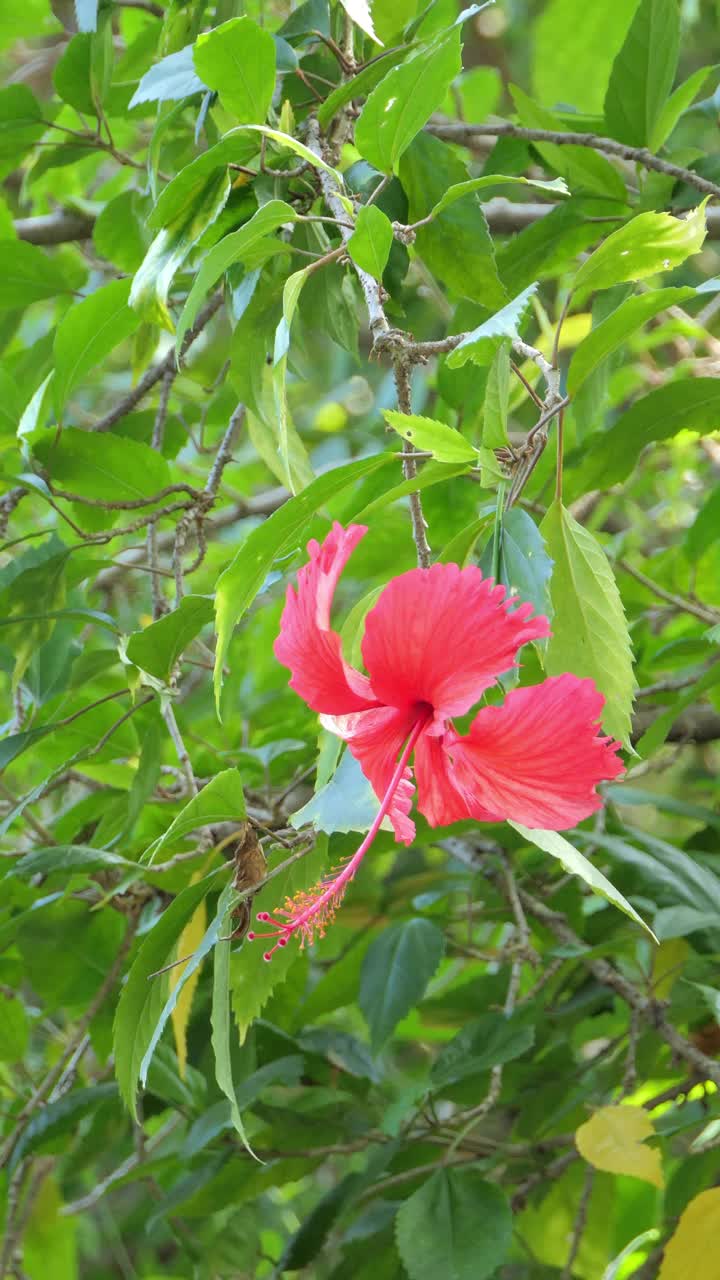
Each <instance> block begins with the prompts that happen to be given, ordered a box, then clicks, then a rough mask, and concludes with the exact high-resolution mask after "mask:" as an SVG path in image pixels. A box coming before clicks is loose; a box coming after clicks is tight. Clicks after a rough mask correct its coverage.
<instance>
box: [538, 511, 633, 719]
mask: <svg viewBox="0 0 720 1280" xmlns="http://www.w3.org/2000/svg"><path fill="white" fill-rule="evenodd" d="M540 532H541V533H542V536H543V538H544V539H545V543H546V545H547V549H548V553H549V555H550V556H551V558H552V560H553V561H554V562H555V568H554V570H553V575H552V579H551V582H550V598H551V600H552V605H553V615H554V617H553V634H552V636H551V638H550V640H549V642H548V647H547V651H546V655H545V667H546V670H547V672H548V675H551V676H555V675H561V674H562V673H563V672H565V671H570V672H572V674H573V675H576V676H581V677H586V676H589V677H590V679H592V680H594V681H595V684H596V685H597V687H598V689H599V690H600V692H601V693H602V694H603V696H604V698H605V707H604V709H603V717H602V722H603V727H604V729H605V732H606V733H608V734H610V736H611V737H614V738H619V739H620V741H621V742H623V743H625V744H627V743H628V742H629V740H630V728H631V721H630V717H631V711H632V703H633V692H634V689H635V679H634V676H633V668H632V651H631V648H630V637H629V635H628V628H627V621H626V618H625V611H624V609H623V605H622V600H621V599H620V592H619V591H618V588H617V584H616V582H615V578H614V577H613V573H612V569H611V568H610V565H609V563H608V560H607V557H606V555H605V552H604V551H603V549H602V547H601V546H600V545H599V544H598V543H597V542H596V541H595V538H594V537H593V535H592V534H591V533H589V532H588V530H587V529H585V528H584V527H583V526H582V525H581V524H578V522H577V520H574V519H573V517H572V516H571V515H570V512H569V511H567V510H566V508H565V507H563V506H562V504H561V503H558V502H554V503H553V505H552V506H551V507H550V509H549V510H548V512H547V515H546V516H545V518H544V520H543V522H542V524H541V525H540Z"/></svg>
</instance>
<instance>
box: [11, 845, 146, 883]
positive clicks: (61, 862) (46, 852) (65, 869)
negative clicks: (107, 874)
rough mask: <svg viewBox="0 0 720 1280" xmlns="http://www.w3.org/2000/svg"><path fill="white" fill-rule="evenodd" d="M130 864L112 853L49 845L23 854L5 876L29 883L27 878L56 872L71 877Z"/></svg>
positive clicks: (132, 864)
mask: <svg viewBox="0 0 720 1280" xmlns="http://www.w3.org/2000/svg"><path fill="white" fill-rule="evenodd" d="M134 865H135V864H134V863H133V862H129V861H128V859H127V858H123V857H121V855H120V854H119V853H112V851H111V850H110V849H92V848H90V847H88V846H86V845H82V844H67V845H61V844H60V845H51V846H50V847H49V848H47V849H43V848H38V849H33V850H31V852H30V853H24V854H23V855H22V857H21V858H18V859H17V862H14V863H13V864H12V868H11V870H10V871H9V872H8V874H9V875H15V876H21V877H23V878H24V879H29V878H30V877H31V876H36V875H42V876H51V875H55V874H56V873H58V872H62V873H63V875H73V874H75V873H76V872H80V873H83V872H90V871H102V870H105V869H112V868H113V867H123V868H125V869H128V868H132V867H134Z"/></svg>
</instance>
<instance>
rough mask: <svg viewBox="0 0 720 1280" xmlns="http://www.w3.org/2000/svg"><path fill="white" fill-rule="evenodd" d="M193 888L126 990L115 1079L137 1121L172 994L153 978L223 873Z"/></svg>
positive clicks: (116, 1031)
mask: <svg viewBox="0 0 720 1280" xmlns="http://www.w3.org/2000/svg"><path fill="white" fill-rule="evenodd" d="M220 871H223V872H224V873H225V874H227V870H226V868H225V867H219V868H218V869H217V870H216V871H213V872H211V873H210V875H208V876H205V877H204V878H203V879H202V880H199V881H197V882H196V883H195V884H190V885H188V886H187V888H186V889H183V891H182V893H179V894H178V895H177V897H176V898H174V899H173V901H172V902H171V903H170V906H169V907H167V909H166V910H165V911H164V912H163V914H162V915H161V917H160V919H159V920H158V921H157V922H156V924H155V925H154V926H153V928H152V929H151V930H150V932H149V934H148V935H147V936H146V937H145V938H144V940H143V942H142V945H141V947H140V950H139V951H138V953H137V955H136V957H135V960H134V961H133V963H132V965H131V967H130V972H129V973H128V976H127V981H126V983H125V986H124V987H123V989H122V992H121V995H120V1000H119V1002H118V1006H117V1012H116V1014H115V1022H114V1027H113V1038H114V1055H115V1075H116V1078H117V1082H118V1087H119V1089H120V1093H121V1095H122V1098H123V1100H124V1102H125V1105H126V1106H127V1108H128V1110H129V1112H130V1114H131V1115H132V1116H133V1117H135V1118H136V1117H137V1104H136V1092H137V1082H138V1077H139V1074H140V1065H141V1063H142V1061H143V1058H144V1056H145V1052H146V1050H147V1047H148V1045H149V1043H150V1041H151V1038H152V1034H153V1030H154V1028H155V1026H156V1024H157V1020H158V1018H159V1016H160V1013H161V1011H162V1008H163V1006H164V1004H165V1001H166V999H167V995H168V989H169V978H168V974H167V973H163V974H159V975H158V977H157V978H150V974H152V973H156V972H157V970H158V969H161V968H162V967H163V965H165V964H166V963H167V962H168V960H169V959H170V958H171V957H172V952H173V949H174V946H175V944H176V942H177V940H178V938H179V937H180V934H181V933H182V930H183V927H184V926H185V924H186V923H187V921H188V920H189V919H190V917H191V915H192V914H193V912H194V910H195V908H196V907H197V906H198V904H199V903H200V902H202V900H203V898H205V897H206V896H207V894H208V893H209V892H210V890H211V889H213V888H214V887H215V886H216V884H217V881H218V872H220Z"/></svg>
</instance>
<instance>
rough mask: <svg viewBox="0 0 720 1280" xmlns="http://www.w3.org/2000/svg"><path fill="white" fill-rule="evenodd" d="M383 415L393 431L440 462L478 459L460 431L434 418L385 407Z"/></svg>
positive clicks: (474, 460) (473, 460)
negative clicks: (399, 411)
mask: <svg viewBox="0 0 720 1280" xmlns="http://www.w3.org/2000/svg"><path fill="white" fill-rule="evenodd" d="M382 413H383V417H384V419H385V421H386V422H387V424H388V426H391V427H392V429H393V431H397V433H398V435H399V436H402V437H403V439H404V440H409V441H410V443H411V444H413V445H415V447H416V448H417V449H422V450H427V452H428V453H431V454H432V455H433V457H435V458H437V460H438V462H476V461H477V453H476V451H475V449H473V447H472V445H471V444H469V443H468V441H467V440H466V439H465V437H464V436H463V435H461V433H460V432H459V431H456V430H455V428H454V427H448V426H447V425H446V423H444V422H436V421H435V419H434V418H421V417H418V416H417V414H412V413H398V412H397V410H395V409H383V411H382Z"/></svg>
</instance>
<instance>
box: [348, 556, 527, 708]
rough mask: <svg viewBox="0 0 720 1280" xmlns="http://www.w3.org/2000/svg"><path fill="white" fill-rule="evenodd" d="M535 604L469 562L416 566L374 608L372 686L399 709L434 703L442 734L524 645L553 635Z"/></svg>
mask: <svg viewBox="0 0 720 1280" xmlns="http://www.w3.org/2000/svg"><path fill="white" fill-rule="evenodd" d="M532 610H533V606H532V605H531V604H520V605H518V603H517V601H516V600H515V599H514V597H510V598H506V593H505V588H504V587H501V586H495V584H494V583H493V581H492V580H491V579H489V578H484V577H483V575H482V573H481V572H480V570H479V569H478V568H477V567H476V566H474V565H471V566H470V567H468V568H467V569H460V568H459V567H458V566H457V565H456V564H435V565H433V566H432V568H431V569H411V570H410V571H409V572H408V573H403V574H401V575H400V576H399V577H397V578H394V579H393V580H392V582H390V583H388V585H387V587H386V588H385V590H384V591H383V593H382V595H381V596H380V598H379V600H378V602H377V604H376V605H375V607H374V608H373V609H371V610H370V612H369V613H368V616H367V619H366V623H365V636H364V638H363V643H362V654H363V660H364V662H365V666H366V667H367V670H368V672H369V675H370V681H371V683H372V687H373V692H374V693H375V695H376V697H377V698H379V699H380V700H381V701H382V702H385V703H389V704H390V705H391V706H395V707H405V706H412V705H416V704H418V703H425V704H429V705H430V706H432V707H433V708H434V711H435V729H436V732H438V731H439V732H442V722H443V721H444V720H445V719H447V718H449V717H451V716H457V715H462V714H463V713H464V712H466V711H469V710H470V708H471V707H472V706H473V705H474V704H475V703H476V702H477V701H478V700H479V698H480V697H481V695H482V694H483V693H484V691H485V690H486V689H488V688H489V687H490V686H491V685H492V684H494V683H495V681H496V680H497V677H498V676H499V675H501V674H502V673H503V671H508V670H509V669H510V668H511V667H512V666H513V665H514V663H515V657H516V654H517V651H518V649H519V648H520V646H521V645H523V644H525V643H526V642H527V641H528V640H538V639H541V638H543V637H545V636H548V635H549V634H550V625H549V623H548V620H547V618H545V617H543V616H538V617H535V618H531V617H530V615H531V614H532Z"/></svg>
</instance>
